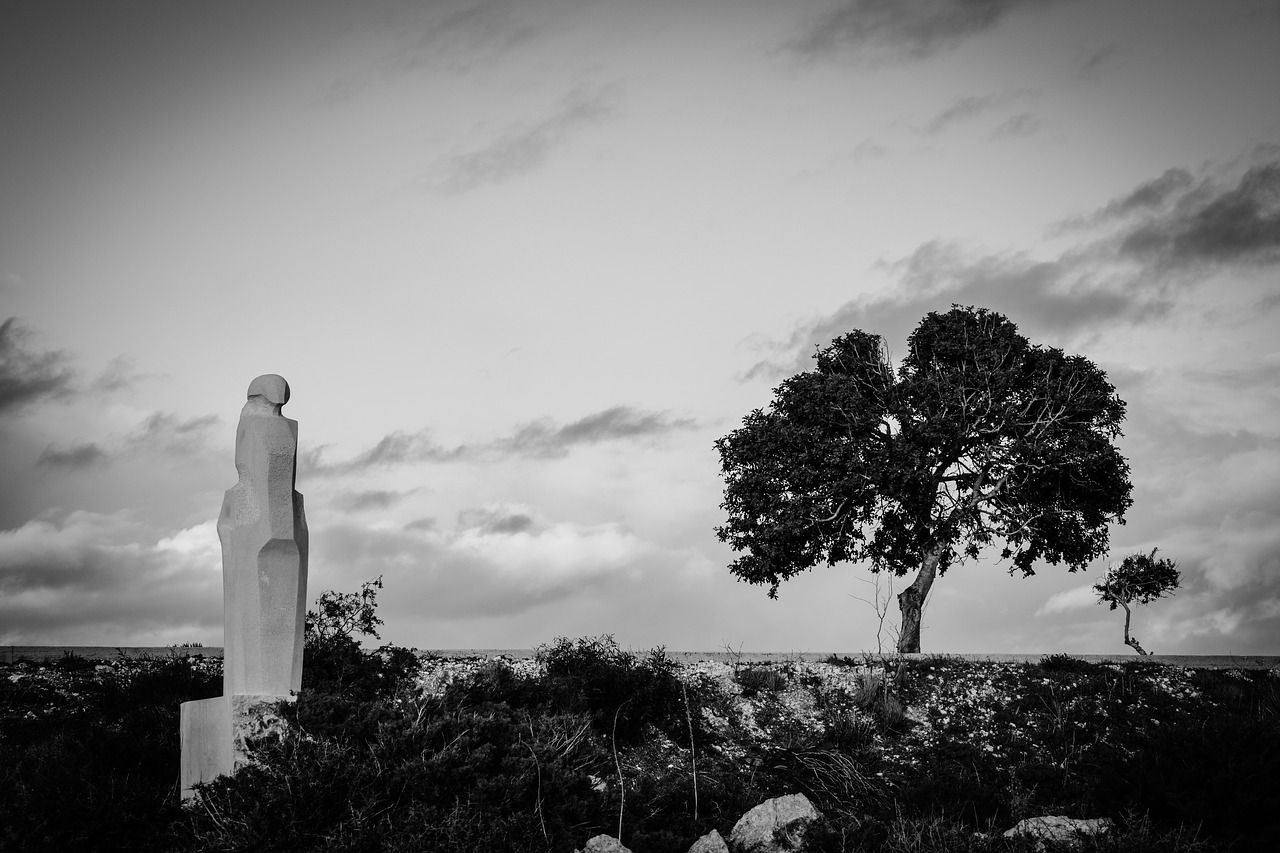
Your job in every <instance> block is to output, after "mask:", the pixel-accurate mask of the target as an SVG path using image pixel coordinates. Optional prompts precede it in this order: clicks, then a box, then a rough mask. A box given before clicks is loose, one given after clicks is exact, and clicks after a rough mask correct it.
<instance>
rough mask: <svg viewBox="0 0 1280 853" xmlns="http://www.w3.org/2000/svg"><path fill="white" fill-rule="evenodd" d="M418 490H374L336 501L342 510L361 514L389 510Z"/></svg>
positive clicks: (342, 497)
mask: <svg viewBox="0 0 1280 853" xmlns="http://www.w3.org/2000/svg"><path fill="white" fill-rule="evenodd" d="M415 491H417V489H410V490H409V491H407V492H394V491H380V490H373V491H367V492H348V493H347V494H345V495H342V496H340V497H339V498H338V499H337V500H335V501H334V504H335V505H336V506H338V507H339V508H340V509H345V510H350V511H352V512H359V511H361V510H366V509H387V508H388V507H391V506H394V505H395V504H398V503H400V502H401V501H402V500H404V499H405V498H407V497H408V496H409V495H411V494H413V493H414V492H415Z"/></svg>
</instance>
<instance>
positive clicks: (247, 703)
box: [179, 693, 297, 800]
mask: <svg viewBox="0 0 1280 853" xmlns="http://www.w3.org/2000/svg"><path fill="white" fill-rule="evenodd" d="M296 701H297V697H296V696H293V695H288V696H282V695H279V694H275V693H237V694H235V695H234V696H232V697H231V700H230V701H227V697H226V696H215V697H213V698H212V699H198V700H196V701H195V702H183V703H182V706H181V712H180V713H181V716H180V720H179V726H180V731H181V734H182V771H181V774H182V775H181V781H182V799H184V800H189V799H191V797H192V796H194V794H195V791H194V790H193V787H192V786H194V785H195V784H197V783H200V782H212V781H213V780H214V779H216V778H218V777H219V776H225V775H227V774H229V773H233V772H234V771H236V770H239V769H240V768H241V767H243V766H245V765H246V764H249V763H250V762H252V761H253V756H252V755H251V754H250V749H249V744H250V742H251V741H253V740H257V739H259V738H263V737H277V738H283V737H284V735H285V732H286V731H288V723H286V722H285V720H284V718H283V717H281V716H280V714H279V712H278V707H279V704H280V703H281V702H296Z"/></svg>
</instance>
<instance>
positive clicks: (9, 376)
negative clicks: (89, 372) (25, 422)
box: [0, 317, 75, 415]
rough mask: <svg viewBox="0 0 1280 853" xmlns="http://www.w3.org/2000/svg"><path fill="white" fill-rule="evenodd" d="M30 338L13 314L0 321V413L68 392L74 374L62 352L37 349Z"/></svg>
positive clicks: (29, 332) (12, 410) (24, 326)
mask: <svg viewBox="0 0 1280 853" xmlns="http://www.w3.org/2000/svg"><path fill="white" fill-rule="evenodd" d="M31 338H32V333H31V331H30V330H29V329H28V328H27V326H26V325H25V324H24V323H23V322H22V321H21V320H19V319H18V318H17V317H10V318H9V319H7V320H5V321H4V323H0V415H4V414H10V413H13V412H17V411H18V410H20V409H23V408H25V407H27V406H31V405H35V404H36V403H39V402H42V401H45V400H56V399H62V398H64V397H66V396H68V395H69V394H70V393H71V391H72V383H73V380H74V378H75V374H74V372H73V371H72V370H71V368H70V367H68V366H67V364H66V362H67V356H66V354H65V353H64V352H62V351H61V350H52V351H48V352H38V351H36V350H35V349H33V348H32V347H31V346H30V341H31Z"/></svg>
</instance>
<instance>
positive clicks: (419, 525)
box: [404, 517, 440, 531]
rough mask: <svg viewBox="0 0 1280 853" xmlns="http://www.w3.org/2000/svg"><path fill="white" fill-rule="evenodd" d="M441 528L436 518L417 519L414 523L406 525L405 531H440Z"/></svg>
mask: <svg viewBox="0 0 1280 853" xmlns="http://www.w3.org/2000/svg"><path fill="white" fill-rule="evenodd" d="M439 526H440V524H439V522H437V521H436V520H435V519H434V518H431V517H427V518H415V519H414V520H413V521H411V522H409V523H408V524H406V525H405V526H404V529H405V530H425V531H431V530H436V529H438V528H439Z"/></svg>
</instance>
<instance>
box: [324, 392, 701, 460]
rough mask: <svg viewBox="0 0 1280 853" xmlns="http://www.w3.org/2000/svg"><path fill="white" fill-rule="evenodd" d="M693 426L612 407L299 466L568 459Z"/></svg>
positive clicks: (393, 440)
mask: <svg viewBox="0 0 1280 853" xmlns="http://www.w3.org/2000/svg"><path fill="white" fill-rule="evenodd" d="M696 426H697V422H696V421H694V420H693V419H691V418H677V417H673V416H671V415H670V414H668V413H667V412H646V411H642V410H639V409H635V408H632V407H631V406H613V407H611V408H608V409H605V410H603V411H600V412H596V413H594V414H590V415H587V416H586V417H583V418H579V419H578V420H576V421H571V422H570V423H567V424H558V423H557V422H556V421H554V420H552V419H551V418H541V419H539V420H536V421H532V422H529V423H526V424H522V425H519V426H517V427H516V428H515V429H514V430H513V431H512V433H511V434H510V435H508V436H504V437H502V438H497V439H494V440H492V441H487V442H481V443H477V444H459V445H455V446H453V447H446V446H444V445H442V444H440V443H439V442H437V441H436V440H435V438H434V435H433V433H432V432H431V430H429V429H423V430H420V431H418V432H416V433H406V432H400V431H397V432H393V433H390V434H388V435H386V436H384V437H383V438H382V439H381V440H380V441H379V442H378V443H377V444H376V445H374V446H373V447H371V448H369V449H368V450H366V451H364V452H363V453H360V454H357V455H356V456H355V457H353V458H351V459H349V460H347V461H345V462H334V463H330V462H327V461H325V459H324V456H325V452H326V450H327V448H324V447H319V448H308V449H305V450H303V451H302V452H301V454H300V460H299V462H300V464H301V465H302V466H304V467H305V468H306V470H307V471H308V473H309V474H312V475H319V476H324V475H336V474H347V473H352V472H355V471H362V470H368V469H374V468H389V467H394V466H398V465H406V464H416V463H422V462H455V461H462V460H480V461H490V460H492V461H496V460H500V459H507V458H511V457H523V458H536V459H555V458H560V457H563V456H566V455H568V454H569V453H570V452H571V451H572V450H573V449H574V448H576V447H582V446H586V445H592V444H599V443H601V442H606V441H645V440H651V439H657V438H661V437H662V436H664V435H667V434H669V433H672V432H676V431H680V430H687V429H693V428H694V427H696Z"/></svg>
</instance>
